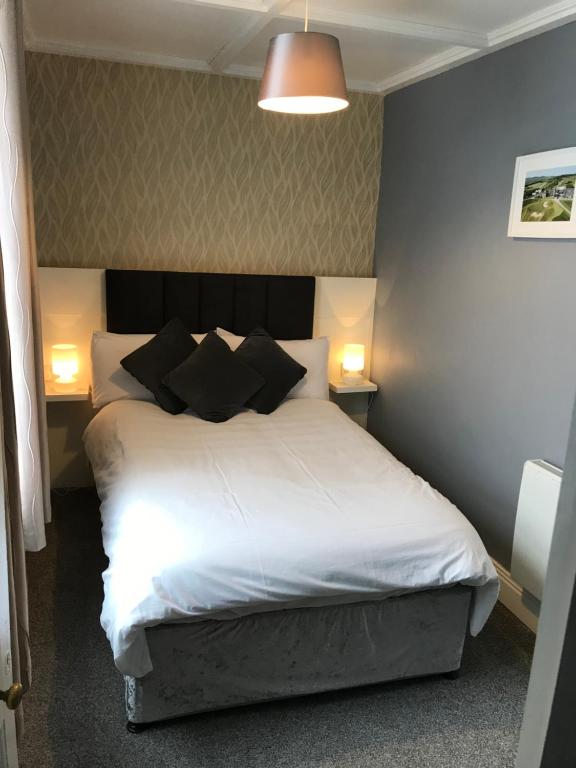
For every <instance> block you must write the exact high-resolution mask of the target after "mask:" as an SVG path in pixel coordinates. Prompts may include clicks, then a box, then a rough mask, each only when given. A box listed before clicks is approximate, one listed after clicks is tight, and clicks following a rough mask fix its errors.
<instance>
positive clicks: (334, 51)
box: [258, 0, 349, 115]
mask: <svg viewBox="0 0 576 768" xmlns="http://www.w3.org/2000/svg"><path fill="white" fill-rule="evenodd" d="M348 103H349V102H348V94H347V93H346V80H345V78H344V67H343V66H342V55H341V53H340V43H339V42H338V39H337V38H336V37H334V36H333V35H327V34H324V33H323V32H308V0H306V17H305V22H304V32H285V33H283V34H280V35H276V37H273V38H272V40H270V47H269V49H268V57H267V59H266V66H265V67H264V75H263V77H262V83H261V84H260V96H259V98H258V106H259V107H260V108H261V109H267V110H271V111H272V112H287V113H290V114H299V115H319V114H325V113H328V112H338V111H339V110H341V109H346V107H347V106H348Z"/></svg>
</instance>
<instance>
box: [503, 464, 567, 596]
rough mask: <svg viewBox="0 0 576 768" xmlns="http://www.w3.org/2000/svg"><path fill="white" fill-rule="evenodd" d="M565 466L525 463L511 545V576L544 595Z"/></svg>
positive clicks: (532, 591) (536, 593) (535, 592)
mask: <svg viewBox="0 0 576 768" xmlns="http://www.w3.org/2000/svg"><path fill="white" fill-rule="evenodd" d="M561 483H562V470H561V469H558V467H554V466H552V464H548V463H547V462H545V461H541V460H540V459H535V460H532V461H527V462H526V463H525V464H524V472H523V473H522V484H521V486H520V496H519V498H518V512H517V513H516V526H515V528H514V544H513V546H512V567H511V569H510V572H511V574H512V578H513V579H514V580H515V581H517V582H518V584H520V586H522V587H524V588H525V589H527V590H528V592H530V593H531V594H532V595H534V596H535V597H537V598H538V599H539V600H541V599H542V592H543V590H544V580H545V578H546V569H547V568H548V557H549V555H550V543H551V541H552V532H553V531H554V521H555V520H556V508H557V506H558V497H559V495H560V484H561Z"/></svg>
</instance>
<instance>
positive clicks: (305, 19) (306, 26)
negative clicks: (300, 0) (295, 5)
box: [304, 0, 308, 32]
mask: <svg viewBox="0 0 576 768" xmlns="http://www.w3.org/2000/svg"><path fill="white" fill-rule="evenodd" d="M304 32H308V0H306V10H305V12H304Z"/></svg>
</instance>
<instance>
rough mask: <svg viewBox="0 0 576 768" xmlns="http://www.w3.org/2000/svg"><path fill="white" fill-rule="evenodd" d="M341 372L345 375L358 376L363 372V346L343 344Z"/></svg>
mask: <svg viewBox="0 0 576 768" xmlns="http://www.w3.org/2000/svg"><path fill="white" fill-rule="evenodd" d="M342 370H343V372H344V373H345V374H347V375H349V374H353V375H354V374H355V375H356V376H359V375H360V374H361V373H362V371H363V370H364V344H345V345H344V357H343V359H342Z"/></svg>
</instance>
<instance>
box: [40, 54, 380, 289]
mask: <svg viewBox="0 0 576 768" xmlns="http://www.w3.org/2000/svg"><path fill="white" fill-rule="evenodd" d="M26 67H27V82H28V95H29V100H30V113H31V114H30V116H31V141H32V157H33V173H34V185H35V193H34V194H35V207H36V226H37V235H38V252H39V260H40V263H41V264H42V265H49V266H84V267H119V266H123V267H126V268H142V269H179V270H199V271H210V272H266V273H283V274H288V273H290V274H316V275H355V276H366V275H370V274H371V273H372V258H373V247H374V229H375V221H376V205H377V198H378V187H379V177H380V154H381V141H382V109H383V104H382V101H383V100H382V98H381V97H378V96H372V95H361V94H351V107H350V109H349V110H347V111H346V112H344V113H341V114H337V115H332V116H324V117H308V118H306V117H300V116H287V115H277V114H270V113H264V112H262V111H261V110H259V109H258V108H257V106H256V101H257V93H258V83H257V82H255V81H252V80H243V79H238V78H231V77H218V76H216V75H206V74H199V73H193V72H182V71H175V70H168V69H159V68H153V67H144V66H137V65H133V64H117V63H110V62H105V61H96V60H93V59H81V58H71V57H66V56H56V55H51V54H37V53H28V54H27V56H26Z"/></svg>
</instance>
